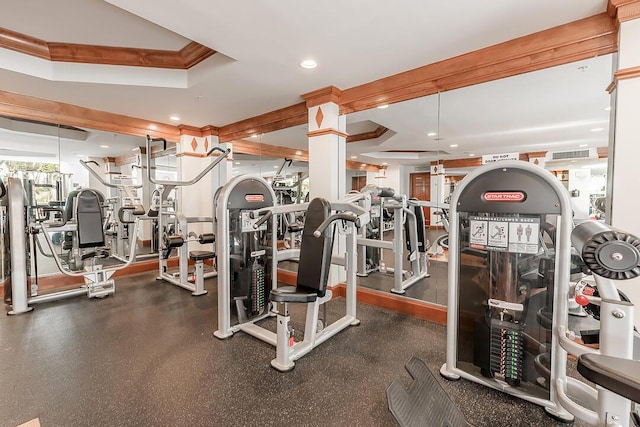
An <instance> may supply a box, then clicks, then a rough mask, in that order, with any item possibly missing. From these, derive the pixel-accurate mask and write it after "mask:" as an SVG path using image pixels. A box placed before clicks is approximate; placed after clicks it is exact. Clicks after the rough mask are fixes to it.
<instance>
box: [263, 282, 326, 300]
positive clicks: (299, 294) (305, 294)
mask: <svg viewBox="0 0 640 427" xmlns="http://www.w3.org/2000/svg"><path fill="white" fill-rule="evenodd" d="M316 299H318V293H317V292H314V291H312V290H307V289H301V288H300V287H295V286H281V287H279V288H276V289H272V290H271V293H270V294H269V300H270V301H274V302H291V303H308V302H314V301H315V300H316Z"/></svg>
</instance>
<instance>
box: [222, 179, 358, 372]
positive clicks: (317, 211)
mask: <svg viewBox="0 0 640 427" xmlns="http://www.w3.org/2000/svg"><path fill="white" fill-rule="evenodd" d="M275 197H276V196H275V193H274V192H273V189H272V188H271V187H270V186H269V184H268V183H267V182H266V181H265V180H264V179H262V178H260V177H252V176H248V175H243V176H237V177H235V178H233V179H232V180H231V181H229V182H228V183H227V184H226V185H225V186H224V187H222V189H221V190H220V191H219V193H218V195H217V197H216V200H215V211H216V227H217V237H218V239H217V241H216V245H217V252H218V253H219V254H222V253H226V254H228V256H225V257H224V258H223V257H219V258H218V329H217V330H216V331H215V332H214V335H215V336H216V337H217V338H220V339H225V338H228V337H231V336H232V335H233V334H234V333H235V332H238V331H243V332H246V333H248V334H250V335H252V336H254V337H256V338H258V339H260V340H262V341H264V342H267V343H269V344H271V345H273V346H274V347H276V358H275V359H273V360H272V361H271V366H272V367H274V368H275V369H277V370H279V371H289V370H291V369H293V367H294V361H295V360H297V359H299V358H301V357H302V356H304V355H305V354H307V353H309V352H310V351H311V350H312V349H313V348H315V347H316V346H317V345H319V344H321V343H323V342H324V341H326V340H327V339H328V338H330V337H332V336H333V335H335V334H337V333H338V332H340V331H342V330H343V329H345V328H347V327H349V326H352V325H357V324H359V322H360V321H359V320H358V319H357V318H356V277H355V269H354V268H353V266H355V261H356V230H357V228H358V227H360V226H362V225H364V224H366V223H367V222H368V221H369V212H368V211H367V210H365V209H362V208H361V207H360V206H357V205H355V204H353V203H349V202H344V201H342V202H333V203H329V202H328V201H326V200H324V199H320V198H317V199H314V200H312V201H311V202H310V203H309V206H308V210H307V214H306V220H305V228H304V231H303V239H302V246H301V248H300V259H299V269H298V276H297V277H298V278H297V285H296V286H295V287H293V286H285V287H282V288H278V287H277V273H276V270H277V260H278V255H277V254H276V250H277V249H276V243H275V242H276V239H275V238H274V236H273V233H274V230H275V229H276V221H275V219H276V215H275V209H277V207H274V205H273V204H274V200H275ZM332 210H336V211H339V213H337V214H334V215H331V211H332ZM337 220H342V221H345V225H344V230H343V231H344V233H345V234H346V253H345V255H344V256H332V244H333V222H334V221H337ZM332 262H333V263H339V264H340V265H346V266H347V267H348V268H347V280H346V283H347V284H346V287H347V289H346V314H345V316H343V317H342V318H340V319H338V320H337V321H335V322H333V323H332V324H331V325H328V326H325V325H324V324H322V329H321V330H318V329H319V328H318V320H319V319H318V314H319V308H320V306H321V305H323V304H324V303H325V302H327V301H329V300H330V299H331V296H332V295H331V291H330V290H327V289H326V284H327V279H328V274H329V267H330V265H331V263H332ZM232 303H233V304H234V305H235V308H236V310H237V323H236V324H232V323H231V307H232ZM274 303H275V304H278V307H277V309H276V308H275V307H274ZM290 303H304V304H307V314H306V322H305V331H304V339H303V341H299V342H296V341H295V339H294V331H293V329H292V328H291V326H290V316H289V312H288V304H290ZM275 315H277V328H276V332H275V333H274V332H272V331H270V330H267V329H265V328H263V327H262V326H260V325H259V324H258V322H260V321H262V320H265V319H266V318H269V317H272V316H275Z"/></svg>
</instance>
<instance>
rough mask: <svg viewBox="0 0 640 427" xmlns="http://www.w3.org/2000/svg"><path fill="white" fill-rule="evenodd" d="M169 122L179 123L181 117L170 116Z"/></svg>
mask: <svg viewBox="0 0 640 427" xmlns="http://www.w3.org/2000/svg"><path fill="white" fill-rule="evenodd" d="M169 120H173V121H174V122H177V121H178V120H180V117H179V116H170V117H169Z"/></svg>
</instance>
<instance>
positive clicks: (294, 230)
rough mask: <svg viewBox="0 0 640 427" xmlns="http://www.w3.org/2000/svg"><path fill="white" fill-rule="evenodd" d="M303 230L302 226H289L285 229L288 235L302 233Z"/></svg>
mask: <svg viewBox="0 0 640 427" xmlns="http://www.w3.org/2000/svg"><path fill="white" fill-rule="evenodd" d="M303 228H304V225H300V224H291V225H289V226H288V227H287V231H289V233H297V232H299V231H302V229H303Z"/></svg>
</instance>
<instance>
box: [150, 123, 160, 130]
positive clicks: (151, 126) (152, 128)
mask: <svg viewBox="0 0 640 427" xmlns="http://www.w3.org/2000/svg"><path fill="white" fill-rule="evenodd" d="M149 129H151V130H156V129H158V126H156V125H154V124H151V125H149Z"/></svg>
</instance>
